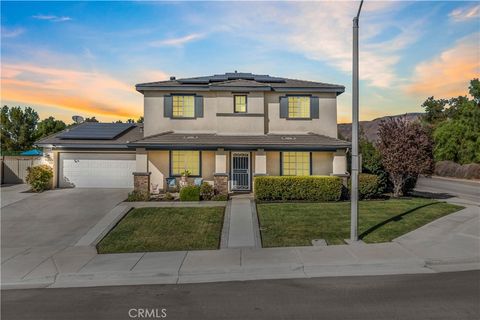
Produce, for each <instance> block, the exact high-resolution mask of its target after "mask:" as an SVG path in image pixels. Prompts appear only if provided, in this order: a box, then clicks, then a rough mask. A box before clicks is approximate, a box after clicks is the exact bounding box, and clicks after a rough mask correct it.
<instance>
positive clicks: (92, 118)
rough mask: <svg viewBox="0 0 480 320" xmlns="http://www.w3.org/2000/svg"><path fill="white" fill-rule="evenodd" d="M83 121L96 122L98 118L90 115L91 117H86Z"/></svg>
mask: <svg viewBox="0 0 480 320" xmlns="http://www.w3.org/2000/svg"><path fill="white" fill-rule="evenodd" d="M85 122H98V120H97V119H96V118H95V117H91V118H86V119H85Z"/></svg>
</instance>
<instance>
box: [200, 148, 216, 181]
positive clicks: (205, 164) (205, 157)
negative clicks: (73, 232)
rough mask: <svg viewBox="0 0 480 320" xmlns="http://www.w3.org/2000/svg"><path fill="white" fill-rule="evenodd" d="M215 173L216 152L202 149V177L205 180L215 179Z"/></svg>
mask: <svg viewBox="0 0 480 320" xmlns="http://www.w3.org/2000/svg"><path fill="white" fill-rule="evenodd" d="M214 173H215V152H214V151H202V178H203V180H207V181H213V174H214Z"/></svg>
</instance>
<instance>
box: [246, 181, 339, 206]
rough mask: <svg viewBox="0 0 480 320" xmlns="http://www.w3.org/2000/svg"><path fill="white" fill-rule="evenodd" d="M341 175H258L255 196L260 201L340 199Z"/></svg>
mask: <svg viewBox="0 0 480 320" xmlns="http://www.w3.org/2000/svg"><path fill="white" fill-rule="evenodd" d="M342 189H343V184H342V179H340V178H339V177H326V176H325V177H323V176H310V177H291V176H289V177H280V176H276V177H257V178H255V187H254V190H255V198H256V199H257V200H260V201H289V200H303V201H339V200H340V199H341V197H342Z"/></svg>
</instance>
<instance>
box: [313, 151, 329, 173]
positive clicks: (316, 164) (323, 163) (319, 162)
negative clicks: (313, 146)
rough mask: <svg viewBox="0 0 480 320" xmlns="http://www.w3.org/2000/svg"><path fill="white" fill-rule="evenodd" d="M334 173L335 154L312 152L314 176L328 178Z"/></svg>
mask: <svg viewBox="0 0 480 320" xmlns="http://www.w3.org/2000/svg"><path fill="white" fill-rule="evenodd" d="M332 172H333V152H312V175H314V176H328V175H330V174H331V173H332Z"/></svg>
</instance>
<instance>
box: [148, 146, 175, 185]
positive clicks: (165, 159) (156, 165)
mask: <svg viewBox="0 0 480 320" xmlns="http://www.w3.org/2000/svg"><path fill="white" fill-rule="evenodd" d="M169 161H170V154H169V152H168V151H164V150H161V151H149V152H148V171H149V172H150V190H151V191H153V190H152V189H155V187H157V188H158V189H159V190H164V189H165V183H166V181H165V178H168V176H169V174H170V164H169ZM152 186H153V188H152Z"/></svg>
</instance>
